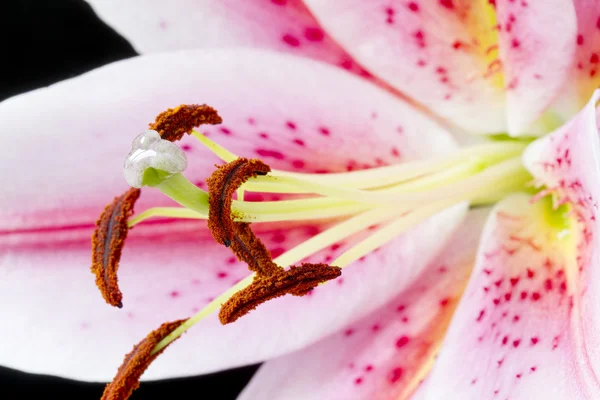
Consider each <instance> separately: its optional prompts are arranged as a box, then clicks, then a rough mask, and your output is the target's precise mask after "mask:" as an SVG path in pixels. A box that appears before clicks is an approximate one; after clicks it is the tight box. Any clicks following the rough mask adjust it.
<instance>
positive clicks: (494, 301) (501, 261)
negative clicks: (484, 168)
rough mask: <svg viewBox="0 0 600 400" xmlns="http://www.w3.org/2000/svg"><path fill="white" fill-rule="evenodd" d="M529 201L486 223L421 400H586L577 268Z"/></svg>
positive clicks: (514, 199)
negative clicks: (576, 306)
mask: <svg viewBox="0 0 600 400" xmlns="http://www.w3.org/2000/svg"><path fill="white" fill-rule="evenodd" d="M529 200H530V198H529V197H528V196H525V195H513V196H511V197H509V198H507V199H505V200H503V201H502V202H501V203H500V204H499V205H498V206H497V208H496V209H495V211H494V213H493V214H492V216H491V218H490V219H489V221H488V223H487V225H486V227H485V229H484V233H483V237H482V241H481V244H480V248H479V254H478V257H477V263H476V266H475V269H474V271H473V275H472V278H471V281H470V282H469V285H468V287H467V289H466V292H465V294H464V296H463V298H462V300H461V302H460V304H459V306H458V309H457V311H456V314H455V316H454V318H453V320H452V324H451V325H450V329H449V331H448V334H447V336H446V339H445V340H444V343H443V346H442V348H441V351H440V355H439V357H438V359H437V361H436V364H435V366H434V368H433V371H432V372H431V375H430V376H429V378H428V381H429V382H428V390H427V393H426V397H425V398H427V399H438V398H441V397H442V396H443V397H446V398H496V397H497V398H501V399H504V398H510V399H532V398H544V399H564V398H586V396H585V394H586V393H587V392H586V390H587V389H586V387H585V379H584V376H585V375H586V373H587V372H588V371H589V370H588V371H586V370H587V369H588V366H587V365H585V364H580V363H579V360H578V358H577V357H576V355H577V353H578V352H580V351H582V350H584V349H582V348H581V347H580V346H579V343H578V342H579V341H580V340H581V337H580V336H579V335H580V334H581V333H580V332H579V331H578V330H577V329H575V323H574V322H573V321H574V319H576V318H579V315H577V312H578V311H576V310H574V309H573V308H572V306H573V303H572V301H573V296H572V293H573V290H575V289H574V287H573V286H572V285H573V284H574V282H572V280H570V278H569V274H570V273H571V270H570V268H573V267H574V266H573V265H571V261H572V260H570V259H569V258H570V257H569V254H568V252H567V251H565V246H564V243H562V242H560V239H557V236H558V235H557V233H558V232H557V231H556V230H555V228H554V227H552V226H549V225H547V224H545V220H544V218H543V217H544V214H543V213H542V212H543V211H542V210H540V207H541V205H540V204H537V205H531V204H530V202H529ZM546 211H547V210H546ZM459 366H460V367H459ZM549 382H552V384H551V385H550V384H549ZM591 398H593V396H592V397H591Z"/></svg>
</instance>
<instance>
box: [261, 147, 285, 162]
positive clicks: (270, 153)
mask: <svg viewBox="0 0 600 400" xmlns="http://www.w3.org/2000/svg"><path fill="white" fill-rule="evenodd" d="M256 154H258V155H259V156H261V157H273V158H275V159H277V160H283V159H284V158H285V155H284V154H283V153H282V152H280V151H277V150H267V149H256Z"/></svg>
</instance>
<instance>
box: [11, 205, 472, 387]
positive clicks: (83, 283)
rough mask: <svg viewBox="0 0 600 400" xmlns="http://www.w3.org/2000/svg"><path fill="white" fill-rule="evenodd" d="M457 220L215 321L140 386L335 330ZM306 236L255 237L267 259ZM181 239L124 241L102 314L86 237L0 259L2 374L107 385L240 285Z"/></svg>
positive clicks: (417, 267) (255, 357)
mask: <svg viewBox="0 0 600 400" xmlns="http://www.w3.org/2000/svg"><path fill="white" fill-rule="evenodd" d="M463 215H464V207H460V208H458V209H457V208H454V209H450V210H447V211H445V212H444V213H443V214H441V215H438V216H436V217H434V218H432V219H430V220H429V221H426V222H425V223H423V224H421V225H419V226H417V227H416V228H414V229H412V230H411V231H410V232H408V233H406V234H404V235H402V236H400V237H398V238H397V239H395V240H393V241H392V242H390V243H389V244H387V245H385V246H384V247H382V248H381V249H380V251H377V252H375V253H371V254H370V255H368V256H366V257H365V258H364V259H362V260H361V261H359V262H356V263H355V265H353V266H350V267H348V268H347V269H346V270H344V275H343V278H342V279H338V280H337V281H336V282H332V283H331V284H328V285H325V286H322V287H319V288H318V289H315V290H314V291H313V292H312V294H311V295H310V296H306V297H302V298H299V297H291V296H289V297H284V298H281V299H277V300H275V301H272V302H270V303H267V304H265V305H263V306H261V307H259V308H258V309H257V310H255V311H253V312H252V313H251V314H249V315H248V316H245V317H244V318H242V319H241V320H239V321H237V322H236V323H234V324H231V325H227V326H223V325H221V324H220V323H219V321H218V319H217V316H216V315H215V314H213V315H211V316H210V317H209V318H207V319H205V320H203V321H201V322H200V323H199V324H198V325H197V326H195V327H194V328H193V329H192V330H190V331H189V332H188V333H187V334H186V335H185V336H184V337H183V338H182V339H181V340H180V341H178V342H177V343H176V344H174V345H173V346H171V347H170V348H169V351H168V352H166V353H165V354H164V355H163V356H161V358H160V359H159V360H158V361H157V362H156V363H154V364H153V365H152V366H151V368H150V369H149V370H148V372H147V373H146V374H145V375H144V379H159V378H167V377H177V376H186V375H196V374H202V373H208V372H212V371H216V370H220V369H225V368H229V367H235V366H239V365H245V364H251V363H256V362H260V361H264V360H266V359H269V358H272V357H276V356H279V355H282V354H285V353H287V352H291V351H295V350H298V349H299V348H302V347H304V346H307V345H309V344H311V343H314V342H315V341H317V340H319V339H321V338H323V337H325V336H327V335H329V334H331V333H333V332H335V331H338V330H340V329H342V327H344V326H346V325H347V324H348V323H349V322H351V321H353V320H355V319H358V318H361V317H363V316H365V315H366V314H368V313H370V312H372V311H373V310H375V309H377V308H378V307H380V306H381V305H382V304H385V303H386V302H388V301H389V299H390V298H392V297H394V295H395V294H396V293H397V292H398V290H403V289H404V288H406V287H408V286H409V285H410V284H411V282H412V281H413V280H414V279H415V277H416V276H418V275H419V273H420V271H422V270H423V268H425V267H426V265H427V264H428V263H430V261H431V259H432V258H433V257H434V256H435V254H436V253H437V252H438V251H439V250H440V248H442V247H443V246H444V243H446V242H447V241H448V240H449V238H450V236H451V235H452V233H453V232H454V230H455V229H454V228H455V227H456V226H457V225H459V224H460V222H461V220H462V216H463ZM314 231H315V227H306V228H298V229H296V230H288V231H276V232H271V233H270V234H263V235H262V236H263V237H264V238H265V239H266V240H265V243H266V245H267V246H268V247H269V248H270V249H279V251H283V250H286V249H288V248H290V247H292V246H293V245H294V244H297V243H299V242H300V241H303V240H306V239H307V238H308V237H310V236H311V235H313V234H314ZM185 233H186V232H182V231H181V230H178V231H175V232H173V231H169V230H167V231H165V232H162V233H159V234H158V235H148V234H137V237H136V231H135V230H134V231H133V232H132V235H131V237H130V238H129V239H128V244H127V246H126V248H125V250H124V255H123V258H122V260H121V267H120V271H119V274H120V278H119V282H120V286H121V289H122V291H123V293H124V301H123V303H124V308H123V309H115V308H113V307H110V306H107V305H106V304H105V303H104V301H103V300H102V298H101V296H100V295H99V294H98V292H97V289H96V288H95V287H94V282H93V281H94V280H93V276H92V275H91V274H90V272H89V270H88V264H89V257H90V248H89V247H90V246H89V242H88V241H87V240H85V238H83V239H84V241H83V242H82V241H81V240H80V241H78V242H70V243H62V244H60V245H44V244H38V245H29V246H19V247H17V248H11V249H3V250H2V252H1V253H0V271H2V279H1V280H0V302H1V303H2V304H3V307H2V311H1V314H0V316H1V317H2V320H3V321H5V323H6V324H7V326H12V327H14V329H8V330H6V332H5V334H4V335H3V340H2V341H1V342H0V363H1V364H2V365H5V366H8V367H12V368H17V369H21V370H25V371H29V372H35V373H44V374H53V375H61V376H65V377H69V378H74V379H81V380H94V381H106V380H110V379H111V378H112V376H113V374H114V373H115V369H116V367H117V366H118V365H119V364H120V361H121V359H122V357H123V355H124V354H126V353H127V352H129V351H130V349H131V347H132V346H133V344H135V343H136V342H138V341H139V340H140V339H141V338H142V337H144V336H145V335H146V334H147V333H148V332H149V331H150V330H152V329H154V327H155V326H157V325H159V324H160V322H162V321H165V320H174V319H178V318H183V317H187V316H191V315H192V314H193V313H195V312H197V311H198V310H199V309H200V308H202V307H203V306H205V305H206V304H208V302H209V301H210V300H212V299H213V298H214V297H216V296H217V295H218V294H220V293H221V292H223V291H225V290H226V289H228V288H229V287H230V286H232V285H233V284H234V283H235V282H236V281H238V280H239V279H241V278H242V277H244V276H245V275H247V273H248V271H247V269H246V267H245V266H244V265H242V264H241V263H239V262H237V261H236V259H235V257H232V255H231V253H230V252H228V251H227V249H226V248H224V247H222V246H217V245H215V244H214V243H213V242H212V240H210V238H208V239H207V232H206V230H204V229H202V227H200V226H199V224H197V223H196V224H194V225H191V224H190V226H188V232H187V234H185ZM202 233H204V239H203V240H199V238H198V236H201V234H202ZM353 243H355V241H354V240H349V241H347V242H346V243H344V244H343V245H341V246H340V245H338V246H335V247H332V248H330V249H327V250H324V251H323V252H321V253H319V254H318V255H316V256H315V257H313V258H312V259H313V260H319V261H323V260H324V259H325V258H327V256H330V257H332V256H336V255H339V253H340V252H341V251H343V250H344V249H345V248H347V246H350V245H352V244H353ZM233 344H235V345H233Z"/></svg>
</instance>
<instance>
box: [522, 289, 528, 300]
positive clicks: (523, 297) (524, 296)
mask: <svg viewBox="0 0 600 400" xmlns="http://www.w3.org/2000/svg"><path fill="white" fill-rule="evenodd" d="M526 298H527V292H526V291H522V292H521V300H525V299H526Z"/></svg>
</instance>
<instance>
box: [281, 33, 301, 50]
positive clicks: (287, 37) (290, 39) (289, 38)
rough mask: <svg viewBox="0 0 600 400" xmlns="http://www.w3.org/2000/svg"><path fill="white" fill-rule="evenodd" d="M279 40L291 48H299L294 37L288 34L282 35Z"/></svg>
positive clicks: (297, 41) (298, 42)
mask: <svg viewBox="0 0 600 400" xmlns="http://www.w3.org/2000/svg"><path fill="white" fill-rule="evenodd" d="M281 40H283V41H284V42H285V43H287V44H288V45H290V46H292V47H298V46H300V41H299V40H298V39H297V38H296V37H295V36H292V35H290V34H285V35H283V37H282V38H281Z"/></svg>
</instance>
